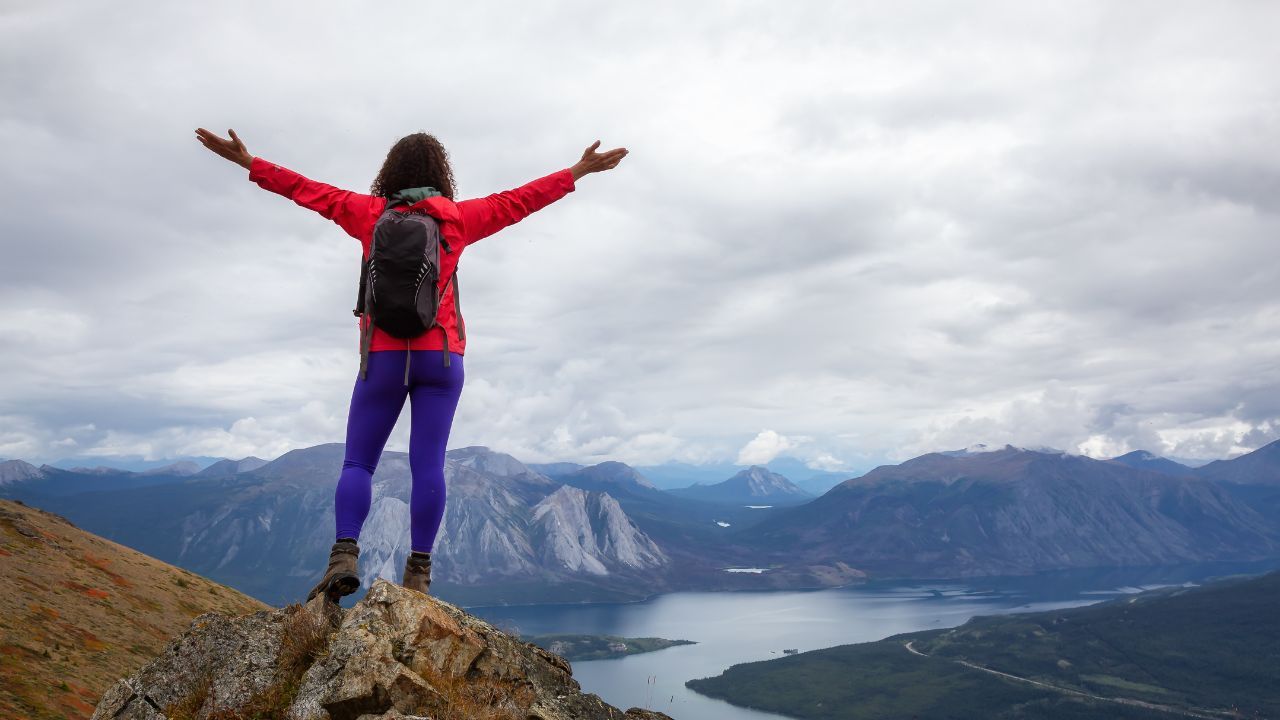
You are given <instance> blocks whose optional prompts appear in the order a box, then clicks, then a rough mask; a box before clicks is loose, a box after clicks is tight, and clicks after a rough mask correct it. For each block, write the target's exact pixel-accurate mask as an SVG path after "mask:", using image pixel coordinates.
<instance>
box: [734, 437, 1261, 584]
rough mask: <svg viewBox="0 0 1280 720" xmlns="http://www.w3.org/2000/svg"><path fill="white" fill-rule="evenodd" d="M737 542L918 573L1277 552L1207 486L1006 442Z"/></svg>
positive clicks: (887, 473)
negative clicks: (998, 446) (1000, 445)
mask: <svg viewBox="0 0 1280 720" xmlns="http://www.w3.org/2000/svg"><path fill="white" fill-rule="evenodd" d="M739 539H740V540H741V541H742V542H744V543H747V544H755V545H757V546H758V547H760V548H761V551H762V552H768V551H769V549H770V548H781V549H785V551H780V552H779V553H777V554H774V555H773V556H772V557H774V558H775V559H776V561H778V562H783V561H789V562H804V561H805V560H810V561H811V560H813V559H816V558H823V559H826V560H828V561H830V560H840V561H843V562H846V563H848V564H849V565H852V566H853V567H858V568H862V569H865V570H867V571H869V572H872V573H878V574H886V573H887V574H894V575H906V576H915V577H956V576H968V575H999V574H1023V573H1027V572H1032V571H1035V570H1038V569H1046V568H1071V567H1103V566H1120V565H1160V564H1170V563H1181V562H1197V561H1205V560H1218V559H1253V558H1261V557H1272V556H1275V555H1276V554H1277V553H1280V528H1278V527H1277V523H1276V521H1275V519H1274V518H1267V517H1263V516H1261V515H1260V514H1259V513H1257V512H1255V511H1254V510H1253V509H1251V508H1250V507H1248V506H1247V505H1245V504H1243V503H1240V502H1239V501H1237V500H1235V499H1233V497H1232V496H1231V495H1230V494H1229V493H1228V492H1227V491H1226V490H1225V489H1224V488H1222V487H1221V486H1219V485H1217V484H1215V483H1210V482H1205V481H1203V480H1200V479H1198V478H1193V477H1185V478H1184V477H1174V476H1169V475H1164V474H1160V473H1155V472H1152V471H1147V470H1138V469H1134V468H1130V467H1128V466H1125V465H1122V464H1120V463H1114V462H1109V461H1100V460H1093V459H1091V458H1087V457H1084V456H1076V455H1067V454H1049V453H1043V452H1036V451H1031V450H1022V449H1017V448H1013V447H1006V448H1005V449H1003V450H999V451H994V452H982V453H973V454H963V455H945V454H941V453H934V454H930V455H923V456H921V457H918V458H915V459H913V460H909V461H907V462H904V463H902V464H901V465H894V466H882V467H880V468H877V469H875V470H873V471H871V472H869V473H867V474H866V475H864V476H863V477H861V478H856V479H852V480H848V481H846V482H844V483H842V484H841V485H839V486H837V487H836V488H833V489H832V490H831V491H830V492H828V493H827V494H825V495H823V496H822V497H820V498H817V499H816V500H813V501H812V502H810V503H807V504H805V505H802V506H800V507H798V508H794V509H790V510H787V511H785V512H783V513H780V514H778V515H775V516H773V517H771V518H769V519H768V520H766V521H764V522H762V523H761V524H760V525H759V526H757V527H755V528H753V529H752V533H751V535H750V536H744V537H740V538H739ZM783 552H785V555H783V554H782V553H783ZM787 558H791V559H790V560H788V559H787Z"/></svg>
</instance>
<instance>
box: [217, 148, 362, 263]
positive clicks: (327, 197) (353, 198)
mask: <svg viewBox="0 0 1280 720" xmlns="http://www.w3.org/2000/svg"><path fill="white" fill-rule="evenodd" d="M227 133H228V134H230V135H231V139H229V140H228V139H225V138H221V137H218V136H217V135H216V134H214V133H211V132H209V131H208V130H205V129H204V128H198V129H197V130H196V138H197V139H198V140H199V141H200V144H202V145H204V146H205V147H206V148H208V149H209V150H211V151H213V152H214V153H216V154H217V155H218V156H220V157H223V158H226V159H227V160H230V161H231V162H233V163H235V164H237V165H239V166H240V167H243V168H246V169H247V170H248V171H249V179H250V180H252V181H253V182H255V183H257V184H258V185H259V186H261V187H262V188H263V189H266V190H270V191H271V192H273V193H276V194H277V195H283V196H284V197H287V198H289V199H290V200H292V201H294V202H295V203H297V204H299V205H301V206H302V207H305V208H308V209H310V210H315V211H316V212H318V213H320V214H321V215H323V216H324V217H326V218H328V219H329V220H332V221H334V222H336V223H337V224H338V225H339V226H340V227H342V229H343V230H346V231H347V234H349V235H351V236H352V237H355V238H357V239H360V240H364V237H363V235H366V234H367V230H368V229H369V227H371V226H372V223H373V222H374V221H375V220H376V218H377V213H378V212H379V211H380V207H378V206H379V203H378V199H377V198H374V197H373V196H371V195H362V194H360V193H355V192H351V191H349V190H342V189H340V188H336V187H333V186H332V185H326V184H324V183H322V182H317V181H315V180H310V179H308V178H305V177H303V176H302V175H299V174H298V173H296V172H294V171H292V170H290V169H288V168H285V167H281V166H279V165H276V164H275V163H271V162H267V161H266V160H263V159H262V158H260V157H254V156H253V155H251V154H250V153H249V150H248V148H246V147H245V145H244V142H242V141H241V140H240V137H239V136H238V135H236V131H235V130H228V131H227Z"/></svg>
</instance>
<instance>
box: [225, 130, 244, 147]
mask: <svg viewBox="0 0 1280 720" xmlns="http://www.w3.org/2000/svg"><path fill="white" fill-rule="evenodd" d="M227 133H228V134H230V135H231V139H232V140H234V141H235V143H236V145H239V146H240V147H244V143H242V142H240V136H239V135H237V134H236V131H235V130H232V129H231V128H227Z"/></svg>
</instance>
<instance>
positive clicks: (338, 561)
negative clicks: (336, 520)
mask: <svg viewBox="0 0 1280 720" xmlns="http://www.w3.org/2000/svg"><path fill="white" fill-rule="evenodd" d="M359 555H360V548H359V546H357V545H356V541H355V540H352V539H350V538H342V539H341V540H339V541H338V542H336V543H334V544H333V547H332V548H331V549H330V550H329V568H328V569H327V570H325V571H324V577H323V578H322V579H321V580H320V582H318V583H316V586H315V587H313V588H311V592H310V593H308V594H307V602H311V599H312V598H314V597H315V596H317V595H319V594H320V593H324V594H325V597H327V598H328V599H329V600H331V601H332V602H338V599H339V598H341V597H342V596H344V595H350V594H351V593H353V592H355V591H356V590H358V589H359V588H360V576H359V575H357V574H356V558H357V557H358V556H359Z"/></svg>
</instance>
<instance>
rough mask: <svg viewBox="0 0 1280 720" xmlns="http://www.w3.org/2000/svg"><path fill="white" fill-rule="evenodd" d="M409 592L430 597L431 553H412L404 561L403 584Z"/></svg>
mask: <svg viewBox="0 0 1280 720" xmlns="http://www.w3.org/2000/svg"><path fill="white" fill-rule="evenodd" d="M403 585H404V586H405V587H407V588H409V589H410V590H417V591H418V592H420V593H422V594H423V595H430V594H431V593H430V592H428V590H430V588H431V553H421V552H412V553H409V557H407V558H405V560H404V583H403Z"/></svg>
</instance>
